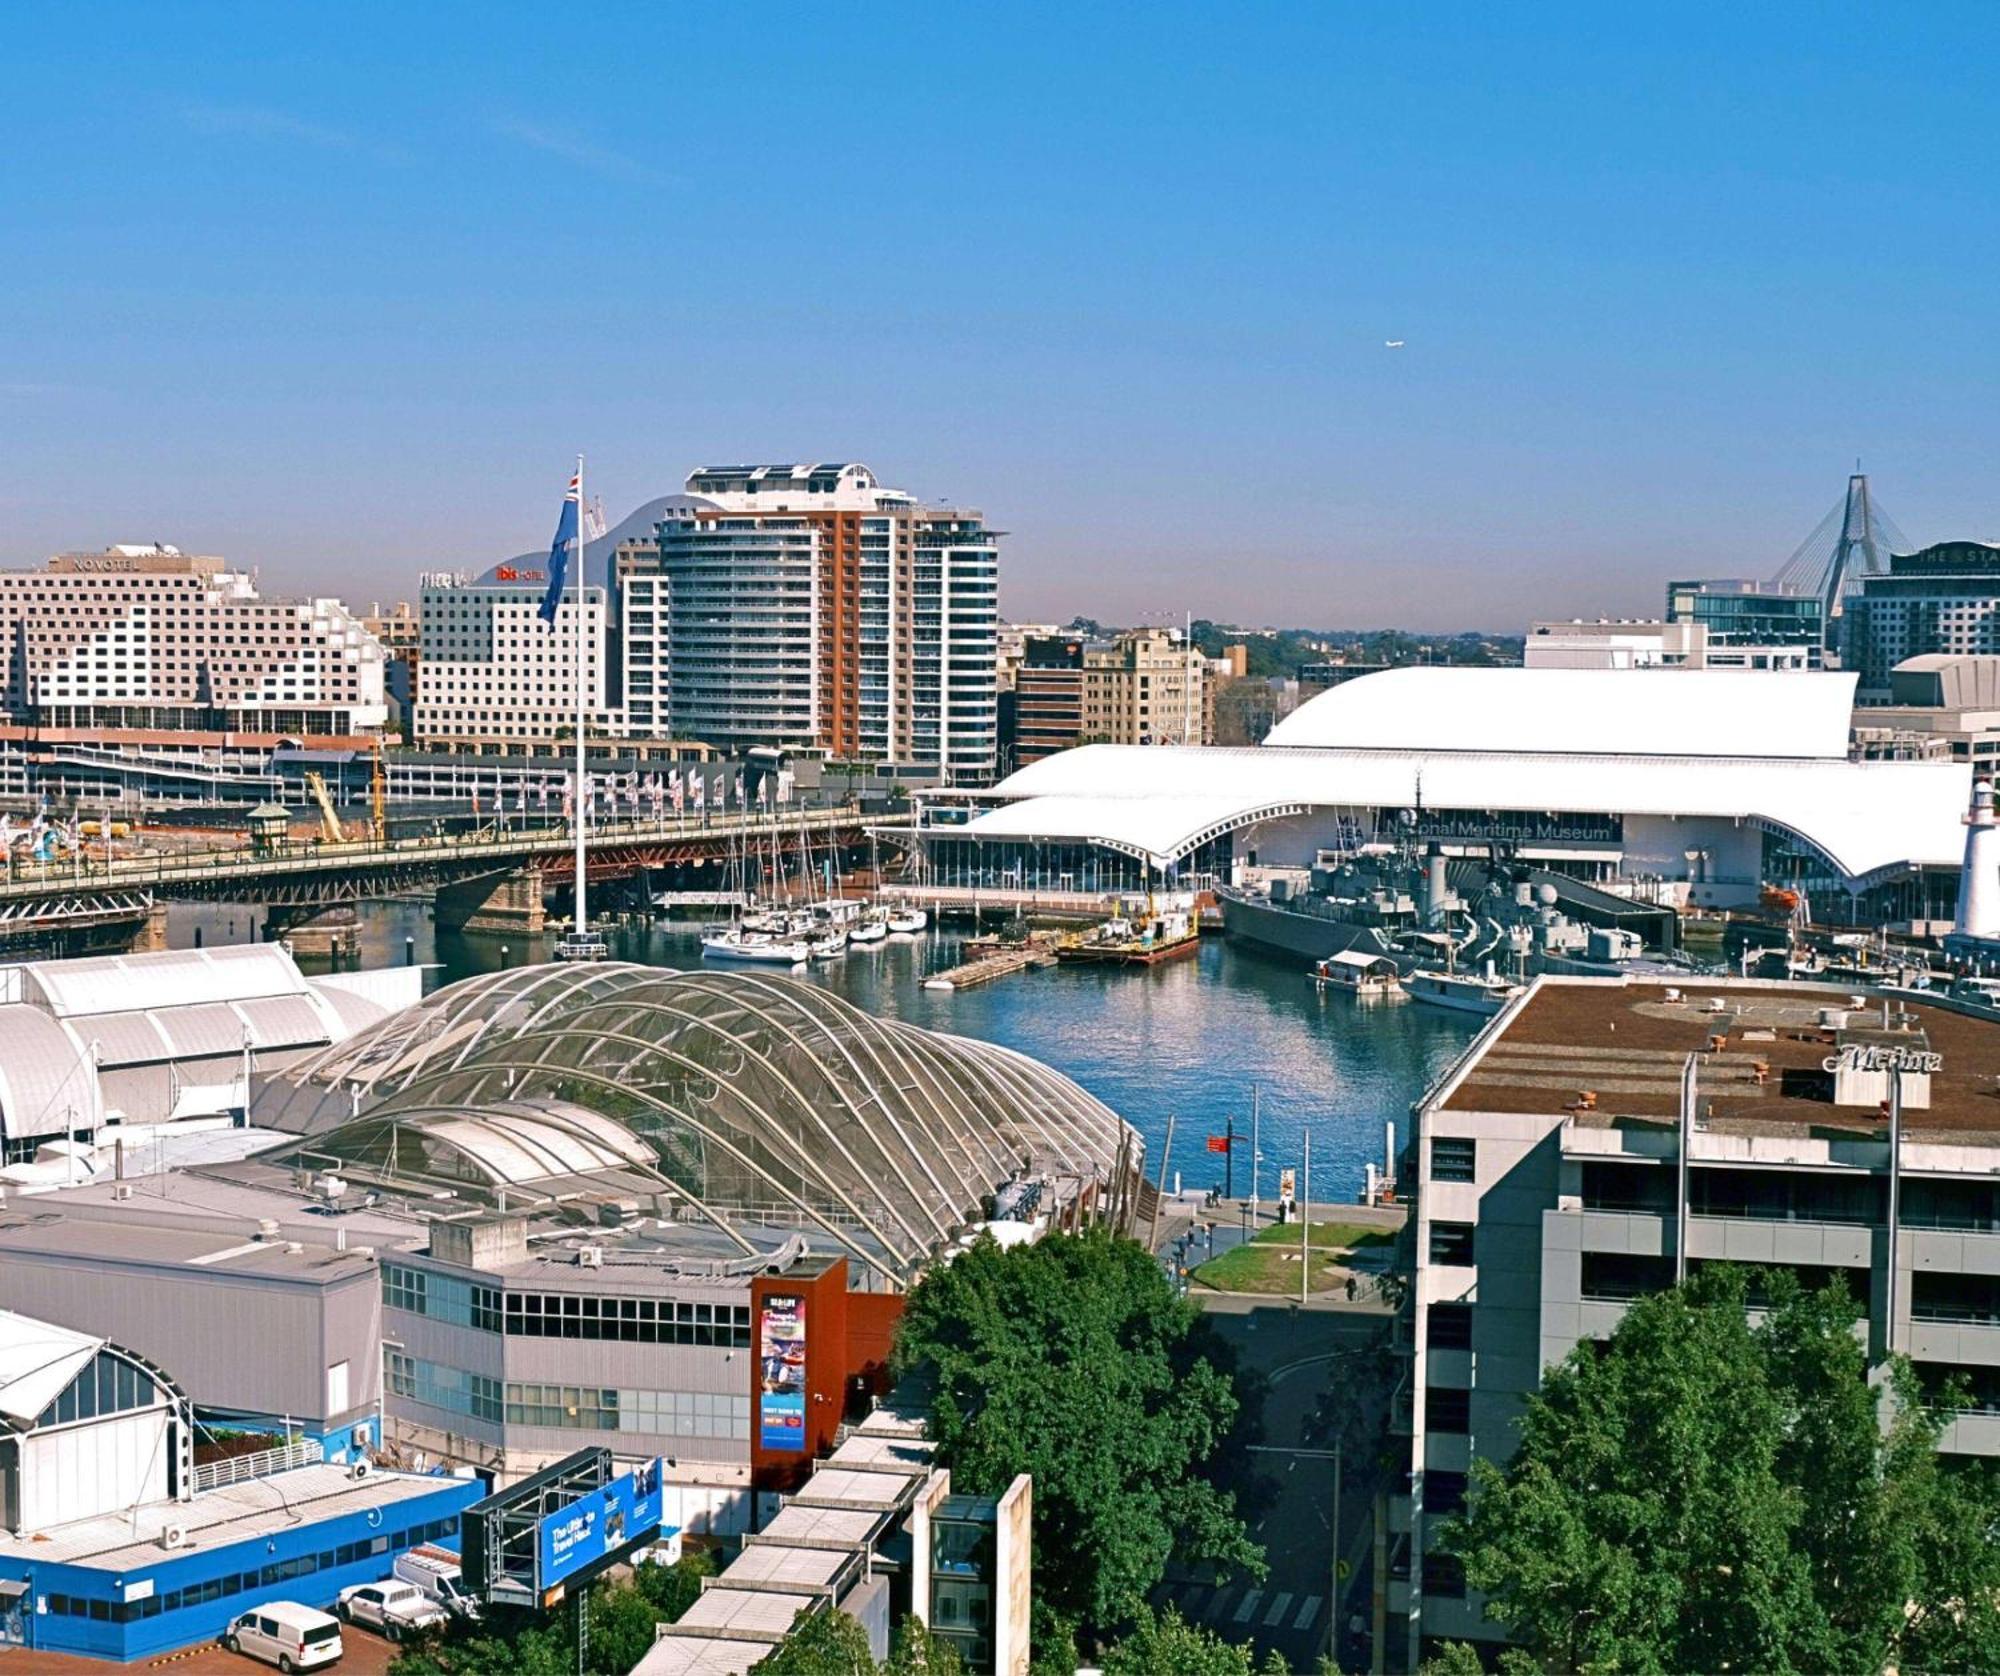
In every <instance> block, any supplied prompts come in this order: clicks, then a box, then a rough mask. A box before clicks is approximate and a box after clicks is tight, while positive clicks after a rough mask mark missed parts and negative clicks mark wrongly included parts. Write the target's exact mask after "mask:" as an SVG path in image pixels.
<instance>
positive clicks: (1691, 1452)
mask: <svg viewBox="0 0 2000 1676" xmlns="http://www.w3.org/2000/svg"><path fill="white" fill-rule="evenodd" d="M1748 1301H1749V1292H1748V1278H1747V1276H1746V1275H1745V1273H1744V1272H1743V1271H1742V1270H1740V1269H1737V1268H1734V1267H1730V1266H1713V1267H1710V1268H1707V1269H1704V1270H1703V1271H1702V1272H1701V1273H1699V1274H1698V1275H1697V1276H1696V1277H1695V1278H1694V1279H1692V1280H1691V1281H1689V1282H1688V1283H1687V1284H1686V1285H1684V1286H1681V1287H1677V1288H1675V1289H1673V1290H1671V1291H1668V1292H1664V1293H1661V1294H1659V1295H1657V1296H1654V1297H1651V1298H1647V1299H1644V1300H1642V1301H1641V1302H1639V1303H1637V1304H1635V1305H1634V1306H1633V1307H1632V1309H1631V1310H1630V1311H1629V1312H1628V1313H1627V1314H1626V1316H1625V1319H1624V1320H1623V1321H1622V1322H1621V1323H1620V1325H1619V1327H1618V1330H1617V1331H1616V1332H1615V1333H1614V1334H1613V1336H1612V1338H1611V1340H1610V1342H1609V1344H1608V1345H1607V1346H1605V1347H1604V1350H1603V1353H1602V1354H1601V1355H1600V1354H1598V1353H1597V1351H1596V1349H1595V1347H1593V1346H1590V1345H1581V1346H1579V1347H1578V1348H1577V1349H1576V1350H1575V1351H1574V1352H1572V1354H1571V1355H1570V1357H1569V1359H1568V1360H1567V1361H1565V1362H1564V1363H1562V1364H1561V1366H1559V1367H1557V1368H1553V1369H1551V1370H1550V1372H1549V1374H1548V1375H1547V1377H1546V1378H1545V1380H1544V1382H1543V1387H1542V1390H1541V1391H1540V1392H1539V1393H1538V1394H1537V1395H1535V1396H1534V1397H1532V1398H1531V1399H1530V1400H1529V1404H1528V1410H1527V1413H1526V1415H1525V1417H1524V1419H1523V1421H1522V1425H1521V1440H1520V1447H1519V1449H1518V1451H1517V1453H1516V1455H1515V1457H1514V1459H1513V1460H1512V1461H1511V1462H1510V1463H1509V1464H1508V1465H1507V1467H1506V1468H1505V1469H1504V1470H1503V1469H1500V1468H1497V1467H1495V1466H1493V1465H1492V1464H1491V1463H1490V1462H1483V1461H1482V1462H1477V1463H1475V1465H1474V1494H1473V1498H1472V1503H1471V1508H1470V1511H1469V1513H1468V1515H1467V1517H1466V1518H1465V1519H1464V1520H1463V1521H1462V1522H1461V1523H1460V1524H1459V1526H1458V1528H1457V1530H1456V1531H1455V1533H1454V1534H1453V1537H1452V1540H1453V1543H1454V1545H1455V1547H1456V1548H1457V1550H1458V1552H1459V1553H1460V1554H1461V1555H1462V1556H1463V1558H1464V1560H1465V1568H1466V1575H1467V1578H1468V1579H1469V1580H1470V1581H1471V1582H1472V1583H1473V1584H1474V1585H1476V1586H1477V1587H1479V1588H1480V1589H1483V1590H1485V1591H1486V1592H1487V1595H1488V1597H1489V1601H1488V1610H1489V1611H1490V1612H1491V1613H1492V1615H1493V1616H1494V1617H1495V1618H1497V1619H1499V1620H1500V1621H1501V1622H1502V1623H1504V1624H1506V1625H1508V1626H1509V1628H1510V1629H1511V1630H1512V1631H1513V1633H1514V1634H1515V1636H1516V1638H1517V1639H1518V1640H1520V1641H1521V1642H1522V1643H1523V1645H1524V1647H1525V1648H1526V1650H1527V1651H1528V1653H1530V1654H1531V1655H1532V1656H1533V1658H1534V1660H1535V1661H1536V1662H1538V1663H1540V1664H1541V1665H1543V1666H1545V1667H1547V1668H1552V1669H1560V1670H1584V1669H1603V1670H1642V1671H1668V1670H1725V1669H1735V1670H1771V1671H1785V1670H1800V1671H1808V1670H1811V1671H1818V1670H1853V1671H1866V1670H1880V1669H1883V1668H1886V1667H1888V1666H1891V1665H1893V1666H1896V1667H1899V1668H1901V1669H1904V1670H1939V1671H1941V1670H1974V1669H1989V1670H1990V1669H2000V1541H1996V1536H2000V1493H1996V1484H1995V1480H1994V1478H1993V1476H1992V1474H1991V1472H1990V1470H1989V1469H1988V1468H1987V1467H1986V1466H1985V1465H1984V1464H1983V1463H1978V1464H1971V1465H1969V1466H1967V1467H1966V1468H1964V1469H1962V1470H1955V1469H1953V1468H1952V1467H1950V1466H1948V1465H1947V1464H1946V1463H1944V1462H1942V1461H1940V1459H1939V1457H1938V1455H1937V1453H1936V1445H1937V1441H1938V1435H1939V1431H1940V1427H1941V1425H1942V1422H1943V1416H1942V1414H1941V1413H1940V1411H1939V1410H1938V1409H1937V1408H1934V1407H1931V1406H1928V1405H1927V1403H1926V1400H1925V1397H1924V1393H1923V1391H1922V1390H1921V1388H1920V1387H1919V1385H1918V1383H1917V1381H1916V1379H1915V1377H1914V1375H1913V1374H1912V1372H1911V1370H1910V1368H1909V1365H1908V1364H1907V1362H1904V1361H1902V1360H1901V1359H1896V1360H1893V1361H1891V1362H1890V1363H1889V1364H1888V1366H1887V1369H1886V1377H1884V1378H1882V1379H1881V1380H1879V1382H1878V1383H1877V1384H1870V1382H1869V1378H1868V1375H1869V1368H1868V1364H1867V1356H1866V1352H1865V1350H1864V1348H1863V1346H1862V1345H1861V1344H1860V1343H1859V1342H1858V1341H1857V1340H1856V1338H1855V1336H1854V1329H1855V1326H1856V1324H1857V1322H1858V1321H1859V1319H1860V1312H1859V1310H1858V1308H1857V1306H1856V1305H1855V1303H1854V1301H1853V1300H1852V1299H1851V1298H1849V1297H1848V1296H1847V1294H1846V1292H1845V1290H1844V1289H1843V1288H1841V1287H1839V1286H1838V1285H1836V1286H1833V1287H1829V1288H1827V1289H1826V1290H1825V1291H1821V1292H1818V1293H1807V1292H1805V1291H1803V1290H1802V1289H1801V1288H1800V1287H1799V1285H1798V1283H1797V1282H1796V1280H1795V1279H1794V1278H1793V1277H1792V1276H1791V1275H1790V1274H1789V1273H1788V1272H1782V1271H1781V1272H1778V1273H1775V1274H1773V1275H1771V1276H1770V1277H1769V1280H1768V1291H1767V1295H1766V1297H1765V1298H1764V1299H1762V1300H1760V1301H1764V1302H1767V1303H1768V1306H1769V1307H1768V1310H1767V1312H1766V1314H1765V1318H1764V1320H1763V1321H1762V1322H1761V1323H1760V1324H1758V1325H1756V1326H1752V1325H1751V1323H1750V1322H1749V1320H1748V1317H1747V1315H1746V1313H1745V1307H1746V1304H1747V1303H1748ZM1947 1400H1949V1394H1947Z"/></svg>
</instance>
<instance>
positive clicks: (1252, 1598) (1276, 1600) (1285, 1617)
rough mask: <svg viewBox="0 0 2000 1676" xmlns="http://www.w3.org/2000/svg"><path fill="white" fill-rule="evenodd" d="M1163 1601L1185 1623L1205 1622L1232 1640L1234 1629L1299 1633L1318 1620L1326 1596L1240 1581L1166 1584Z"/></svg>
mask: <svg viewBox="0 0 2000 1676" xmlns="http://www.w3.org/2000/svg"><path fill="white" fill-rule="evenodd" d="M1166 1602H1168V1603H1171V1604H1172V1605H1173V1606H1175V1607H1176V1608H1178V1610H1179V1611H1180V1614H1181V1616H1182V1617H1183V1618H1185V1619H1187V1621H1188V1622H1189V1623H1192V1624H1205V1625H1206V1626H1207V1627H1208V1628H1210V1629H1213V1630H1217V1631H1219V1632H1222V1633H1223V1634H1224V1636H1225V1639H1229V1640H1235V1639H1238V1632H1246V1633H1251V1634H1267V1635H1302V1634H1304V1633H1305V1632H1306V1631H1307V1630H1310V1629H1311V1628H1312V1627H1313V1626H1314V1625H1315V1624H1316V1623H1318V1622H1319V1615H1320V1611H1321V1609H1322V1608H1323V1607H1324V1606H1325V1605H1326V1597H1325V1596H1324V1595H1313V1594H1298V1593H1295V1592H1294V1591H1292V1590H1290V1589H1281V1590H1277V1591H1275V1592H1273V1591H1269V1590H1265V1589H1261V1588H1248V1587H1245V1586H1243V1585H1241V1584H1237V1585H1233V1586H1230V1587H1226V1588H1220V1589H1217V1588H1212V1587H1211V1586H1209V1585H1208V1584H1206V1583H1183V1584H1172V1585H1169V1586H1168V1589H1167V1591H1166Z"/></svg>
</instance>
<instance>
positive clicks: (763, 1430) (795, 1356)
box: [757, 1292, 806, 1450]
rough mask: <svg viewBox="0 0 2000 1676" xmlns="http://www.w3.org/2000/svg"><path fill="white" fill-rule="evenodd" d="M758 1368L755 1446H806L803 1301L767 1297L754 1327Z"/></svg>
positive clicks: (788, 1296) (787, 1296)
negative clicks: (760, 1369) (756, 1327)
mask: <svg viewBox="0 0 2000 1676" xmlns="http://www.w3.org/2000/svg"><path fill="white" fill-rule="evenodd" d="M757 1342H758V1351H757V1354H758V1356H759V1358H760V1360H761V1362H762V1364H763V1366H762V1373H761V1377H760V1379H759V1384H758V1390H759V1395H758V1408H757V1413H758V1423H757V1431H758V1441H759V1443H760V1444H761V1446H762V1447H764V1448H766V1449H790V1450H803V1449H804V1448H805V1446H806V1301H805V1299H804V1298H801V1297H799V1296H797V1295H796V1294H793V1293H783V1294H780V1293H776V1292H773V1293H771V1294H769V1295H768V1296H767V1297H766V1298H765V1299H764V1310H763V1317H762V1319H761V1320H760V1321H759V1322H758V1334H757Z"/></svg>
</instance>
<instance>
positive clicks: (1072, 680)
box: [1008, 635, 1085, 769]
mask: <svg viewBox="0 0 2000 1676" xmlns="http://www.w3.org/2000/svg"><path fill="white" fill-rule="evenodd" d="M1083 660H1084V642H1083V641H1082V640H1081V639H1080V638H1078V637H1077V636H1075V635H1032V636H1030V637H1029V638H1028V640H1027V642H1026V644H1025V645H1024V646H1023V647H1022V650H1021V661H1020V664H1019V666H1018V667H1017V668H1016V669H1015V671H1014V706H1013V708H1014V728H1013V735H1014V736H1013V739H1012V742H1011V743H1012V746H1013V754H1012V759H1011V760H1010V761H1009V763H1008V767H1009V769H1014V768H1025V767H1027V766H1028V764H1029V763H1031V762H1040V761H1041V760H1042V758H1043V757H1051V756H1054V755H1055V754H1056V752H1058V751H1066V750H1068V749H1069V748H1070V747H1071V746H1072V745H1079V744H1081V743H1082V742H1083V711H1084V679H1085V677H1084V668H1083Z"/></svg>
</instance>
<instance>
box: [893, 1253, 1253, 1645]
mask: <svg viewBox="0 0 2000 1676" xmlns="http://www.w3.org/2000/svg"><path fill="white" fill-rule="evenodd" d="M895 1363H896V1366H897V1368H898V1370H899V1371H901V1372H904V1373H908V1372H911V1371H914V1370H921V1371H922V1372H924V1373H925V1374H927V1375H928V1376H929V1377H930V1379H931V1382H932V1385H933V1389H934V1396H933V1400H932V1410H931V1433H932V1436H933V1437H935V1438H936V1439H937V1441H938V1444H939V1455H940V1459H941V1463H942V1464H943V1465H946V1466H948V1467H950V1468H951V1472H952V1481H953V1484H954V1487H957V1488H961V1489H964V1490H966V1491H969V1492H971V1493H973V1494H976V1495H997V1494H999V1493H1000V1492H1001V1491H1003V1490H1004V1489H1005V1488H1006V1487H1007V1485H1008V1483H1009V1482H1010V1481H1011V1480H1012V1479H1013V1478H1014V1476H1015V1475H1016V1474H1017V1473H1023V1472H1025V1473H1031V1474H1032V1475H1033V1476H1034V1482H1035V1488H1034V1497H1035V1501H1034V1507H1035V1587H1036V1590H1037V1593H1038V1596H1039V1597H1040V1598H1041V1599H1042V1600H1043V1601H1044V1602H1046V1604H1047V1605H1048V1607H1050V1608H1052V1609H1053V1610H1054V1611H1055V1612H1056V1613H1058V1614H1060V1615H1062V1616H1065V1617H1068V1618H1073V1619H1075V1620H1078V1621H1079V1622H1080V1623H1081V1625H1082V1626H1083V1627H1084V1628H1086V1629H1088V1630H1091V1631H1093V1632H1100V1633H1101V1632H1103V1631H1106V1630H1109V1629H1113V1628H1115V1627H1116V1626H1118V1625H1120V1624H1122V1623H1124V1622H1126V1621H1128V1620H1131V1619H1133V1618H1135V1617H1136V1616H1137V1614H1138V1613H1139V1611H1140V1609H1141V1608H1142V1607H1143V1606H1144V1604H1145V1597H1146V1593H1147V1591H1148V1590H1149V1589H1150V1588H1152V1587H1153V1585H1154V1584H1155V1583H1157V1582H1159V1581H1160V1579H1161V1578H1162V1577H1163V1576H1164V1575H1165V1572H1166V1568H1167V1565H1168V1563H1169V1562H1170V1561H1172V1560H1176V1559H1178V1560H1180V1561H1182V1562H1184V1563H1190V1564H1212V1565H1215V1566H1219V1567H1225V1568H1241V1569H1243V1570H1246V1571H1249V1572H1251V1573H1253V1574H1255V1575H1258V1576H1261V1575H1262V1574H1263V1569H1264V1565H1263V1552H1262V1550H1261V1549H1260V1548H1258V1547H1257V1545H1256V1544H1255V1543H1254V1542H1252V1541H1251V1539H1250V1536H1249V1533H1248V1531H1247V1530H1246V1529H1245V1527H1244V1524H1243V1521H1242V1520H1241V1519H1240V1518H1239V1517H1238V1516H1237V1513H1236V1507H1235V1498H1234V1496H1233V1495H1232V1494H1230V1493H1228V1492H1226V1491H1223V1490H1221V1489H1218V1488H1217V1486H1216V1484H1215V1483H1214V1482H1213V1480H1212V1478H1211V1476H1210V1474H1211V1473H1213V1472H1215V1471H1216V1470H1218V1469H1219V1468H1220V1467H1221V1465H1222V1462H1221V1461H1219V1460H1218V1456H1219V1455H1220V1454H1221V1453H1222V1452H1223V1450H1224V1445H1225V1442H1226V1441H1227V1440H1228V1439H1229V1438H1230V1435H1231V1430H1232V1427H1234V1425H1235V1424H1236V1421H1237V1415H1238V1397H1237V1392H1236V1387H1235V1383H1234V1380H1233V1378H1232V1374H1231V1371H1230V1368H1231V1358H1230V1357H1229V1354H1228V1351H1227V1349H1226V1347H1224V1346H1223V1345H1222V1344H1221V1343H1220V1341H1219V1340H1217V1339H1216V1338H1215V1336H1214V1334H1213V1332H1212V1331H1211V1330H1210V1329H1209V1328H1208V1326H1207V1324H1206V1323H1205V1322H1204V1321H1203V1320H1202V1318H1201V1314H1200V1311H1199V1310H1198V1309H1197V1308H1196V1307H1195V1306H1194V1305H1193V1304H1191V1303H1189V1302H1188V1301H1187V1300H1185V1299H1182V1298H1177V1297H1176V1296H1175V1295H1174V1293H1173V1290H1172V1288H1171V1287H1170V1286H1169V1285H1168V1282H1167V1278H1166V1276H1165V1275H1164V1274H1163V1273H1162V1272H1161V1270H1160V1266H1159V1265H1158V1264H1157V1263H1156V1262H1154V1260H1153V1259H1152V1257H1151V1256H1150V1255H1149V1254H1148V1253H1147V1252H1146V1250H1145V1249H1144V1248H1143V1247H1141V1246H1140V1245H1138V1244H1137V1243H1136V1242H1134V1241H1132V1240H1126V1239H1119V1238H1116V1237H1114V1236H1112V1235H1109V1234H1106V1233H1104V1232H1101V1231H1095V1230H1093V1231H1090V1232H1087V1233H1084V1234H1081V1235H1075V1236H1069V1235H1058V1236H1051V1237H1050V1238H1047V1239H1044V1240H1041V1241H1038V1242H1037V1243H1035V1244H1033V1245H1028V1246H1017V1247H1014V1248H1013V1249H1011V1250H1006V1251H1003V1250H1001V1249H1000V1248H999V1247H998V1246H997V1245H995V1244H994V1243H993V1242H992V1241H990V1240H982V1241H981V1242H980V1243H978V1244H977V1245H975V1246H974V1247H973V1248H972V1249H971V1250H969V1251H967V1252H965V1253H964V1254H963V1255H962V1256H960V1257H959V1258H958V1259H957V1261H955V1262H953V1263H951V1264H950V1265H949V1266H947V1267H943V1268H938V1269H934V1270H932V1271H931V1272H930V1273H929V1274H928V1275H927V1276H926V1277H925V1278H924V1279H923V1281H922V1282H920V1283H919V1285H918V1286H917V1288H916V1290H915V1291H913V1292H912V1293H911V1295H910V1301H909V1306H908V1308H907V1309H906V1310H905V1311H904V1315H903V1319H902V1323H901V1325H900V1327H899V1329H898V1332H897V1339H896V1354H895Z"/></svg>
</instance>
